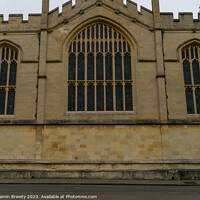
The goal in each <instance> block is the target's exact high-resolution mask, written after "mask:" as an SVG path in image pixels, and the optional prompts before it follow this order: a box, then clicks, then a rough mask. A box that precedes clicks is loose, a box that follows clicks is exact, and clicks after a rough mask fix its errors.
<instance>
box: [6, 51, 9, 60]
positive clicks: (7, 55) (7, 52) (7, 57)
mask: <svg viewBox="0 0 200 200" xmlns="http://www.w3.org/2000/svg"><path fill="white" fill-rule="evenodd" d="M6 59H7V60H9V48H6Z"/></svg>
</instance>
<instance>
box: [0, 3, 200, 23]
mask: <svg viewBox="0 0 200 200" xmlns="http://www.w3.org/2000/svg"><path fill="white" fill-rule="evenodd" d="M77 1H78V0H77ZM65 2H67V0H50V10H52V9H54V8H56V7H58V6H59V7H60V12H61V11H62V4H63V3H65ZM134 2H136V3H137V4H138V9H139V10H140V5H142V6H144V7H146V8H148V9H151V0H134ZM41 4H42V0H0V14H4V19H5V20H7V19H8V14H13V13H23V14H24V19H28V14H29V13H40V12H41ZM199 6H200V0H160V8H161V12H174V16H175V18H177V17H178V12H193V13H194V18H198V15H197V13H198V12H199Z"/></svg>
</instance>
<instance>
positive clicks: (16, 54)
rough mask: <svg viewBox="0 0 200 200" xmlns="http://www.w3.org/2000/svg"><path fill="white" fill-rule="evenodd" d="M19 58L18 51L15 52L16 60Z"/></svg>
mask: <svg viewBox="0 0 200 200" xmlns="http://www.w3.org/2000/svg"><path fill="white" fill-rule="evenodd" d="M17 59H18V53H17V52H15V60H17Z"/></svg>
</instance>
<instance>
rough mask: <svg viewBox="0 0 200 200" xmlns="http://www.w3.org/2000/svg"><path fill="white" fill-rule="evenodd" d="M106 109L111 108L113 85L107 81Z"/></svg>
mask: <svg viewBox="0 0 200 200" xmlns="http://www.w3.org/2000/svg"><path fill="white" fill-rule="evenodd" d="M106 110H107V111H111V110H113V85H112V83H107V85H106Z"/></svg>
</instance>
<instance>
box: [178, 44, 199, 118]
mask: <svg viewBox="0 0 200 200" xmlns="http://www.w3.org/2000/svg"><path fill="white" fill-rule="evenodd" d="M182 63H183V72H184V83H185V95H186V102H187V113H188V114H200V45H199V44H193V45H190V46H187V47H186V48H184V49H183V50H182Z"/></svg>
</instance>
